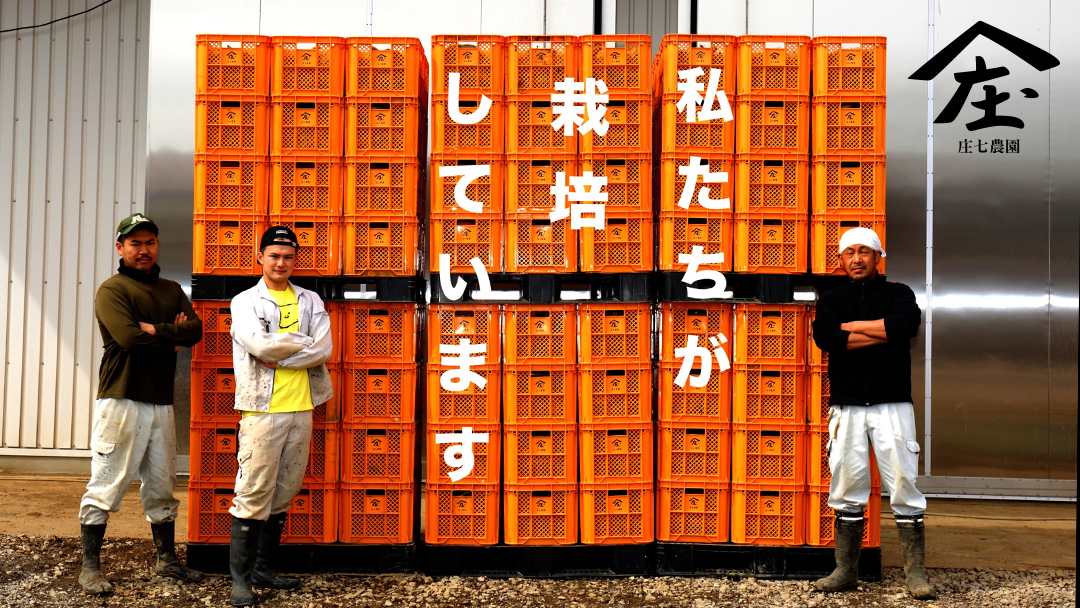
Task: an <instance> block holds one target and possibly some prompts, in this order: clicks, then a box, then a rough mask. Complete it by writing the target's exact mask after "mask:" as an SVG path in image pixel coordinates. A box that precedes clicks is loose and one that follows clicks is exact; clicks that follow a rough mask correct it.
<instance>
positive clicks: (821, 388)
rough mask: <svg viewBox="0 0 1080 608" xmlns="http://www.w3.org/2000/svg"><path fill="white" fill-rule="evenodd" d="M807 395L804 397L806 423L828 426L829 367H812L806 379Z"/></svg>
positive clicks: (829, 408) (829, 407) (830, 407)
mask: <svg viewBox="0 0 1080 608" xmlns="http://www.w3.org/2000/svg"><path fill="white" fill-rule="evenodd" d="M806 386H807V392H808V395H807V397H806V421H807V422H808V423H809V424H812V425H828V424H829V415H830V414H831V412H830V410H831V409H832V406H830V405H829V367H828V366H827V365H812V366H810V372H809V373H808V374H807V377H806Z"/></svg>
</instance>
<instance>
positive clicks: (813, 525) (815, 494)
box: [806, 485, 881, 547]
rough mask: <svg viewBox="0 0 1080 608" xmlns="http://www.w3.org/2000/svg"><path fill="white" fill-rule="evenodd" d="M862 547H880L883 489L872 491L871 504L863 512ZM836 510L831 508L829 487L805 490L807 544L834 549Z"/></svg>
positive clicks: (809, 487) (878, 488) (813, 487)
mask: <svg viewBox="0 0 1080 608" xmlns="http://www.w3.org/2000/svg"><path fill="white" fill-rule="evenodd" d="M863 518H864V521H863V537H862V546H864V547H880V546H881V488H880V487H876V488H871V490H870V502H869V504H867V506H866V511H865V512H864V513H863ZM835 522H836V511H834V510H833V509H832V507H830V506H829V486H828V485H824V486H814V485H811V486H808V487H807V488H806V544H808V545H811V546H814V547H835V546H836V539H835V538H834V536H835V534H836V528H835V527H834V526H835V525H836V523H835Z"/></svg>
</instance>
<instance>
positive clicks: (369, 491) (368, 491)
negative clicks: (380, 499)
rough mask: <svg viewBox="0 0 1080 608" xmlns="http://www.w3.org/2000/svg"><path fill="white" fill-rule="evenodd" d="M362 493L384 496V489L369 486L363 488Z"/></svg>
mask: <svg viewBox="0 0 1080 608" xmlns="http://www.w3.org/2000/svg"><path fill="white" fill-rule="evenodd" d="M364 494H367V495H368V496H386V490H376V489H375V488H369V489H366V490H364Z"/></svg>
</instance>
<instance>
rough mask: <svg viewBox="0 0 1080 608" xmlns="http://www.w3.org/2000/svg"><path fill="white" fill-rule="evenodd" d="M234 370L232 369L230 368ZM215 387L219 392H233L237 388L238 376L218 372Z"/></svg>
mask: <svg viewBox="0 0 1080 608" xmlns="http://www.w3.org/2000/svg"><path fill="white" fill-rule="evenodd" d="M229 371H232V370H229ZM215 388H216V389H217V392H219V393H231V392H233V391H234V390H236V376H234V375H232V374H222V373H220V372H218V375H217V381H216V383H215Z"/></svg>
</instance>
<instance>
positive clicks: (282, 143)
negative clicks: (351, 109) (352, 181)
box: [270, 96, 345, 209]
mask: <svg viewBox="0 0 1080 608" xmlns="http://www.w3.org/2000/svg"><path fill="white" fill-rule="evenodd" d="M273 107H274V115H273V118H272V120H271V125H270V154H271V155H273V156H283V155H287V154H309V155H316V156H322V157H340V156H341V154H342V150H343V147H342V146H343V142H342V140H343V137H344V133H345V128H344V126H343V120H344V118H345V104H344V102H343V101H342V99H341V98H340V97H328V96H319V97H297V96H284V97H274V100H273ZM338 160H339V162H340V159H338ZM338 183H339V184H340V183H341V182H340V181H339V182H338ZM339 209H340V207H339Z"/></svg>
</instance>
